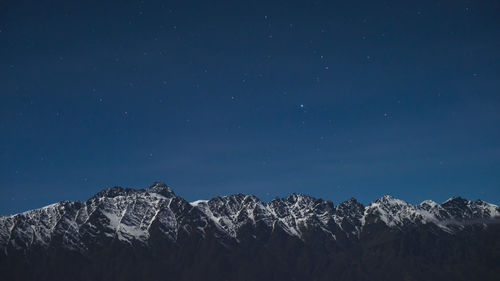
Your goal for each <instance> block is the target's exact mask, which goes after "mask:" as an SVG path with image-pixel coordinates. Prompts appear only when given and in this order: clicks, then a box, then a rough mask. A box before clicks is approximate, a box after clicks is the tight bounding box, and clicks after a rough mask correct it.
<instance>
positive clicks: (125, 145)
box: [0, 1, 500, 214]
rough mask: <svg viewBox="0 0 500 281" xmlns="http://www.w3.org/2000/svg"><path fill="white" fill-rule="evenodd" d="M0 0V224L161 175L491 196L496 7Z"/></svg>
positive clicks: (289, 188)
mask: <svg viewBox="0 0 500 281" xmlns="http://www.w3.org/2000/svg"><path fill="white" fill-rule="evenodd" d="M56 2H57V3H52V2H51V3H48V2H44V1H42V2H40V1H7V2H4V3H2V4H0V10H1V11H3V12H2V14H1V17H0V18H1V20H0V77H1V78H0V79H1V80H0V82H1V83H0V95H1V98H2V102H1V103H0V130H1V132H2V133H1V136H2V137H1V138H0V214H6V213H13V212H18V211H23V210H27V209H32V208H37V207H41V206H43V205H45V204H49V203H52V202H56V201H59V200H85V199H86V198H88V197H89V196H91V195H92V194H93V193H95V192H97V191H98V190H100V189H101V188H104V187H109V186H114V185H122V186H128V187H145V186H148V185H149V184H150V183H152V182H153V181H157V180H159V181H165V182H166V183H168V184H169V185H171V186H172V187H173V189H174V190H175V192H176V193H178V194H179V195H182V196H183V197H185V198H187V199H189V200H195V199H206V198H210V197H213V196H216V195H224V194H231V193H237V192H242V193H252V194H255V195H257V196H258V197H260V198H261V199H263V200H270V199H272V198H274V197H275V196H284V195H286V194H289V193H291V192H301V193H307V194H309V195H312V196H316V197H321V198H324V199H329V200H332V201H333V202H334V203H337V202H340V201H343V200H345V199H348V198H350V197H356V198H358V199H359V200H360V201H362V202H363V203H367V202H370V201H373V200H374V199H376V198H378V197H380V196H382V195H384V194H392V195H393V196H396V197H400V198H401V199H403V200H407V201H409V202H412V203H413V202H419V201H422V200H425V199H433V200H436V201H442V200H445V199H447V198H449V197H450V196H452V195H460V196H464V197H467V198H468V199H472V200H474V199H477V198H481V199H484V200H487V201H490V202H492V203H496V204H498V203H500V201H498V198H500V142H499V137H500V130H499V126H498V124H500V110H499V109H500V95H499V93H500V79H498V78H499V77H498V75H499V73H500V53H499V52H498V50H500V36H498V30H500V21H499V20H498V14H499V12H500V5H499V4H498V3H497V2H496V1H481V2H476V1H419V2H415V3H407V2H403V3H393V2H391V1H349V2H338V1H257V2H255V1H253V2H242V1H215V2H207V1H116V2H114V1H110V2H108V3H102V2H100V1H86V2H85V3H82V2H78V1H56Z"/></svg>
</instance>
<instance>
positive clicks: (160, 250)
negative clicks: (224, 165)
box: [0, 182, 500, 280]
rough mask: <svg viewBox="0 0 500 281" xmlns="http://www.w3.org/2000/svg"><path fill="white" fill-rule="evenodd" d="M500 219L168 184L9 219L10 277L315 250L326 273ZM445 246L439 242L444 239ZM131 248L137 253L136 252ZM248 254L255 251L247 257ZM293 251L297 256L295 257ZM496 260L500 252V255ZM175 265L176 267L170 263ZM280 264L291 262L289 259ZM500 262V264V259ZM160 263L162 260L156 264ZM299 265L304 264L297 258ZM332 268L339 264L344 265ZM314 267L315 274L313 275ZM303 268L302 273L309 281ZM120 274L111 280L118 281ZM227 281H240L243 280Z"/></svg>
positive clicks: (466, 211) (453, 207)
mask: <svg viewBox="0 0 500 281" xmlns="http://www.w3.org/2000/svg"><path fill="white" fill-rule="evenodd" d="M499 216H500V208H499V207H498V206H496V205H493V204H490V203H486V202H484V201H481V200H478V201H474V202H473V201H469V200H466V199H463V198H460V197H453V198H450V199H449V200H447V201H445V202H444V203H442V204H438V203H436V202H433V201H430V200H427V201H424V202H422V203H420V204H417V205H412V204H409V203H407V202H404V201H402V200H399V199H396V198H393V197H391V196H388V195H386V196H383V197H382V198H380V199H377V200H375V201H374V202H373V203H371V204H369V205H368V206H363V205H362V204H360V203H359V202H357V201H356V199H354V198H351V199H349V200H347V201H345V202H342V203H340V204H339V205H337V206H335V205H334V204H333V203H332V202H330V201H325V200H322V199H316V198H312V197H310V196H307V195H303V194H292V195H290V196H288V197H286V198H276V199H274V200H272V201H270V202H263V201H261V200H259V199H258V198H257V197H255V196H253V195H244V194H235V195H229V196H220V197H215V198H213V199H210V200H198V201H195V202H187V201H186V200H184V199H183V198H182V197H179V196H177V195H176V194H175V193H174V192H173V191H172V190H171V189H170V188H169V187H168V186H167V185H166V184H163V183H159V182H157V183H154V184H153V185H152V186H150V187H149V188H146V189H138V190H137V189H129V188H121V187H113V188H108V189H104V190H102V191H101V192H99V193H97V194H96V195H95V196H93V197H92V198H90V199H89V200H87V201H86V202H79V201H77V202H69V201H63V202H59V203H56V204H52V205H49V206H46V207H43V208H40V209H36V210H32V211H27V212H23V213H20V214H15V215H8V216H0V276H2V274H4V275H8V276H11V277H12V276H18V275H16V274H18V273H16V272H15V271H12V268H11V266H12V265H14V267H16V266H22V265H23V264H25V263H26V262H28V263H32V264H35V265H38V263H40V258H41V257H44V258H43V259H44V260H46V259H47V258H48V259H49V260H50V259H55V260H60V259H64V257H73V258H75V257H74V255H76V260H78V261H79V262H80V263H82V264H84V265H85V266H91V265H92V266H93V267H92V268H95V267H96V265H95V264H94V263H95V260H100V261H101V260H102V259H104V261H105V262H106V263H109V262H111V261H112V260H113V259H112V257H114V256H115V255H118V256H120V255H122V254H123V252H127V253H129V255H132V256H126V257H121V256H120V260H126V261H127V262H130V259H131V258H132V260H135V259H136V258H139V257H141V259H144V260H150V259H152V258H153V257H154V258H156V259H160V260H162V261H163V262H164V263H165V264H164V265H169V266H171V267H172V268H175V270H174V269H172V270H174V271H175V274H177V275H176V276H177V279H167V280H184V279H183V278H187V277H186V276H190V275H189V274H188V273H187V272H186V271H185V269H182V268H177V265H176V266H173V265H172V262H173V260H176V259H178V258H180V257H183V258H185V259H188V260H190V261H191V262H193V263H194V264H196V265H199V266H201V267H202V268H204V267H203V266H204V265H202V264H199V262H201V260H198V259H203V260H204V259H207V262H209V261H208V260H210V259H211V258H210V256H216V257H217V258H218V259H222V260H224V261H226V257H225V256H224V257H221V256H219V255H221V254H220V253H225V255H228V256H231V257H234V258H235V259H236V260H239V259H241V258H242V257H245V256H246V255H247V254H248V253H253V254H252V255H256V256H259V257H260V256H262V255H264V253H267V254H265V255H274V253H269V252H268V251H270V249H274V251H277V252H281V251H283V254H284V255H290V254H291V255H292V256H293V255H296V254H297V255H299V256H298V257H297V258H299V257H300V255H304V254H307V253H309V251H311V250H310V249H316V250H315V251H318V252H314V253H309V254H307V255H313V256H314V257H315V256H316V255H319V256H320V257H318V259H319V260H320V261H321V262H322V263H325V264H323V265H322V266H326V265H327V264H330V263H331V262H332V261H331V260H329V259H330V258H327V257H330V256H331V255H333V254H334V253H335V254H338V253H344V254H342V255H346V258H347V257H350V256H351V255H354V253H358V252H359V251H361V252H360V253H358V254H360V255H361V254H362V255H365V254H364V253H365V252H370V251H372V250H374V248H372V247H373V245H385V244H384V243H387V242H384V241H386V240H387V239H389V240H390V241H392V240H394V239H396V238H394V237H398V238H397V239H399V240H398V241H399V242H398V243H403V242H402V241H406V240H405V239H409V241H413V240H412V239H423V240H425V241H427V239H430V238H429V235H433V237H434V236H435V237H438V238H439V239H448V240H446V241H451V242H446V243H451V244H450V245H452V244H453V243H455V242H454V241H455V240H456V241H458V240H457V239H463V237H464V236H467V235H474V236H473V237H475V236H478V233H481V235H484V234H488V235H491V234H490V233H492V232H493V233H496V232H495V231H497V230H496V229H497V225H498V224H497V223H498V217H499ZM408 235H409V236H408ZM381 237H382V238H381ZM442 237H445V238H442ZM438 238H435V239H437V240H436V241H440V240H439V239H438ZM391 239H392V240H391ZM449 239H452V240H449ZM453 239H455V240H453ZM490 239H491V237H490ZM499 240H500V239H498V237H497V239H496V240H495V239H493V241H494V242H496V243H498V242H499ZM430 241H434V240H432V239H431V240H430ZM460 241H461V240H460ZM485 241H486V240H485ZM373 243H375V244H373ZM380 243H382V244H380ZM405 243H406V242H405ZM407 243H410V242H407ZM412 243H414V242H412ZM415 243H416V242H415ZM418 243H423V242H418ZM425 243H431V242H429V241H427V242H425ZM432 243H434V242H432ZM443 243H445V242H440V245H441V244H443ZM372 244H373V245H372ZM370 245H372V246H370ZM409 245H412V246H411V247H410V248H412V247H420V246H422V245H413V244H411V243H410V244H409ZM446 245H447V244H446ZM366 247H368V248H366ZM377 247H382V246H377ZM387 247H388V246H387V245H386V246H383V247H382V248H381V249H382V250H380V249H378V248H377V249H378V250H377V251H389V250H388V249H392V248H391V247H395V246H391V247H390V248H387ZM397 247H398V248H399V247H403V246H401V245H399V246H397ZM447 247H448V246H447ZM449 247H451V246H449ZM365 248H366V249H365ZM403 248H404V247H403ZM130 249H133V251H132V252H128V251H130ZM215 249H218V250H217V251H216V250H215ZM242 249H244V250H245V252H241V251H242ZM290 249H292V252H287V251H290ZM361 249H365V250H361ZM214 251H216V252H214ZM325 251H326V252H325ZM390 251H392V250H390ZM412 251H415V250H412ZM351 252H352V253H351ZM320 253H321V254H320ZM328 253H329V254H328ZM346 253H350V254H346ZM496 253H498V251H497V252H495V254H494V255H496ZM89 257H93V258H91V261H89V260H87V259H88V258H89ZM133 257H135V258H133ZM166 257H168V258H169V259H173V260H169V261H168V262H167V261H166V260H168V259H167V258H166ZM279 257H280V258H284V257H282V256H281V254H280V255H279ZM303 258H304V257H303ZM303 258H301V259H303ZM494 258H496V259H499V257H498V256H494ZM287 259H289V257H286V258H285V260H287ZM264 260H265V259H264ZM61 262H62V261H61ZM156 262H159V261H154V262H153V261H152V262H151V263H152V264H155V263H156ZM227 262H228V263H231V261H227ZM255 262H257V261H255ZM282 262H284V260H283V261H282ZM290 262H291V261H290ZM295 262H297V260H293V263H295ZM303 262H304V261H303ZM353 262H354V261H353ZM209 263H210V262H209ZM339 264H343V262H342V263H339ZM334 265H335V266H334ZM262 266H264V267H266V265H262ZM279 266H280V268H282V269H283V270H285V269H286V270H289V267H290V266H292V265H290V264H286V263H285V264H281V263H280V264H279ZM311 266H312V265H311ZM330 266H334V267H336V266H337V265H336V263H335V262H334V263H333V264H331V265H330ZM36 268H38V267H36ZM40 268H43V266H41V265H40ZM120 268H121V267H120ZM266 268H267V267H266ZM311 268H315V266H312V267H310V268H309V269H308V270H312V269H311ZM328 268H329V267H328ZM38 270H42V271H43V269H38ZM61 270H62V269H57V270H55V272H59V273H57V274H56V275H55V276H59V277H60V276H61V275H60V274H62V273H61V272H62V271H61ZM75 270H79V269H75ZM124 270H125V271H126V270H127V269H124ZM200 270H201V269H200ZM203 270H208V269H206V268H204V269H203ZM294 270H299V269H294ZM301 270H302V269H300V270H299V271H300V272H301V274H302V273H304V272H302V271H301ZM374 270H375V269H374ZM60 271H61V272H60ZM97 271H98V270H97ZM97 271H96V272H97ZM174 271H173V272H174ZM212 273H213V272H212ZM33 274H35V275H36V274H38V273H36V272H31V273H26V277H22V278H21V277H20V278H18V279H16V278H14V279H12V278H11V279H9V280H30V278H31V279H32V278H33V276H34V275H33ZM96 274H97V273H96ZM99 274H100V273H99ZM172 274H174V273H172ZM263 274H264V273H263ZM153 275H154V274H153ZM47 276H52V275H50V274H49V275H47ZM113 276H115V275H112V276H111V277H110V279H109V280H113V278H114V277H113ZM154 276H157V275H154ZM196 276H198V275H196ZM266 276H267V275H266ZM95 278H96V277H95V276H94V277H93V278H91V279H85V278H83V279H78V278H76V279H74V280H96V279H95ZM115 279H116V278H115ZM195 279H196V278H195ZM313 279H314V278H313ZM40 280H45V279H43V278H42V279H40ZM47 280H48V279H47ZM103 280H104V279H103ZM116 280H129V279H127V278H125V277H122V278H121V279H116ZM145 280H157V279H154V278H153V279H147V278H146V279H145ZM186 280H189V278H188V279H186ZM191 280H193V279H191ZM207 280H209V279H207ZM227 280H240V279H238V278H234V276H233V277H231V278H229V279H227ZM241 280H257V279H252V278H249V279H244V278H243V279H241ZM269 280H285V279H280V278H274V279H273V278H270V279H269ZM352 280H356V278H354V279H352ZM358 280H363V279H358ZM388 280H389V279H388ZM486 280H487V279H486Z"/></svg>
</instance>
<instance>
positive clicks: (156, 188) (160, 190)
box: [146, 182, 175, 198]
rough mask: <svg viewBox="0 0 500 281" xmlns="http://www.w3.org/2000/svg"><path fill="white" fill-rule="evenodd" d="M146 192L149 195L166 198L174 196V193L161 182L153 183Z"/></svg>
mask: <svg viewBox="0 0 500 281" xmlns="http://www.w3.org/2000/svg"><path fill="white" fill-rule="evenodd" d="M146 191H147V192H150V193H157V194H160V195H163V196H165V197H168V198H170V197H173V196H175V193H174V191H173V190H172V189H171V188H170V187H169V186H168V185H167V184H165V183H163V182H155V183H153V184H152V185H151V186H150V187H148V188H147V189H146Z"/></svg>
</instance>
